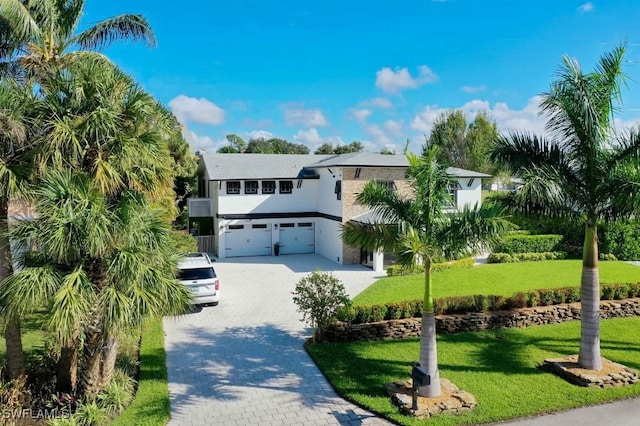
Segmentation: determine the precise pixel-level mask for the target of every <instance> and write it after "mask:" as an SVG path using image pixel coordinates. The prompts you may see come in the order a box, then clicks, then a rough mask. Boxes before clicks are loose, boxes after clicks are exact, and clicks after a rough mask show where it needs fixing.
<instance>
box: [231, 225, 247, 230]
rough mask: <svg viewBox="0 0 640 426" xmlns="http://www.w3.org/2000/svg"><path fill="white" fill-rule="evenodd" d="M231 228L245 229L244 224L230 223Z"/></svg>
mask: <svg viewBox="0 0 640 426" xmlns="http://www.w3.org/2000/svg"><path fill="white" fill-rule="evenodd" d="M229 229H244V225H229Z"/></svg>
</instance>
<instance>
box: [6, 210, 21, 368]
mask: <svg viewBox="0 0 640 426" xmlns="http://www.w3.org/2000/svg"><path fill="white" fill-rule="evenodd" d="M8 215H9V207H8V200H7V199H6V198H3V199H2V200H0V282H2V281H3V280H4V279H5V278H7V277H8V276H10V275H11V274H12V273H13V265H12V258H11V248H10V247H11V246H10V242H9V236H8V232H9V218H8ZM4 338H5V341H6V345H7V355H6V356H7V371H8V374H9V379H10V380H13V379H18V378H21V377H24V375H25V374H26V373H25V363H24V351H23V350H22V333H21V330H20V318H19V317H16V316H13V317H10V318H7V322H6V324H5V330H4Z"/></svg>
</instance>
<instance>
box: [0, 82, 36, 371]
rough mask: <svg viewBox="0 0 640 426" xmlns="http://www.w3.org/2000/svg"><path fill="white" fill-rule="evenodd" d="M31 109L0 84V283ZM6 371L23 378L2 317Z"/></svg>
mask: <svg viewBox="0 0 640 426" xmlns="http://www.w3.org/2000/svg"><path fill="white" fill-rule="evenodd" d="M32 106H33V96H32V92H31V91H30V90H28V89H26V88H25V87H22V86H20V85H18V84H16V83H15V82H13V81H11V80H7V79H1V80H0V282H1V280H3V279H5V278H6V277H8V276H10V275H11V274H12V273H13V260H12V257H11V250H10V244H9V239H8V226H9V221H8V219H9V218H8V213H9V203H10V201H16V200H18V199H19V197H20V196H21V195H23V194H24V191H23V187H24V184H25V182H26V178H27V175H28V173H29V167H28V159H27V154H28V153H29V151H30V148H31V145H30V138H29V131H30V129H31V127H30V120H29V117H28V114H29V111H30V110H31V108H32ZM4 335H5V339H6V342H7V370H8V375H9V378H10V379H17V378H19V377H21V376H24V374H25V363H24V354H23V351H22V335H21V332H20V318H19V317H16V316H13V317H12V316H7V315H5V330H4Z"/></svg>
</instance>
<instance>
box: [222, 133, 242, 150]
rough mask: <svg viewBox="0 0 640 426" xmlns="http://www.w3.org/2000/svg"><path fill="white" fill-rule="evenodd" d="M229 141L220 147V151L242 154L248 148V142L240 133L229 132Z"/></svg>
mask: <svg viewBox="0 0 640 426" xmlns="http://www.w3.org/2000/svg"><path fill="white" fill-rule="evenodd" d="M226 137H227V141H229V144H228V145H226V146H223V147H222V148H220V149H218V152H219V153H226V154H240V153H243V152H245V150H246V149H247V142H245V140H244V139H242V138H241V137H240V136H238V135H234V134H228V135H227V136H226Z"/></svg>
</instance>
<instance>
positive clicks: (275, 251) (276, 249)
mask: <svg viewBox="0 0 640 426" xmlns="http://www.w3.org/2000/svg"><path fill="white" fill-rule="evenodd" d="M273 254H275V255H276V256H280V243H278V242H276V243H273Z"/></svg>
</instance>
